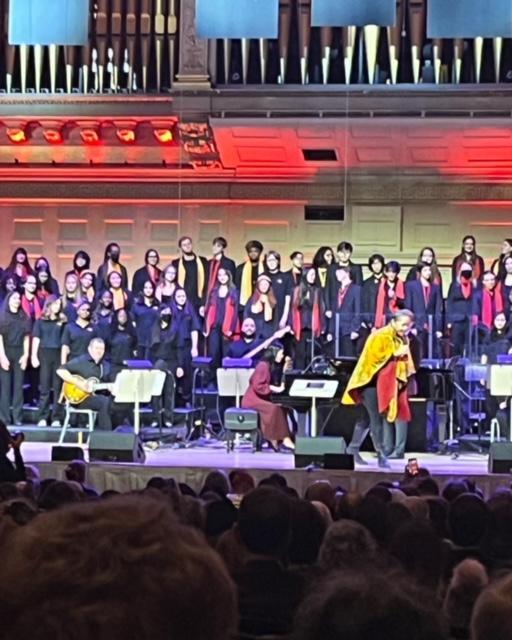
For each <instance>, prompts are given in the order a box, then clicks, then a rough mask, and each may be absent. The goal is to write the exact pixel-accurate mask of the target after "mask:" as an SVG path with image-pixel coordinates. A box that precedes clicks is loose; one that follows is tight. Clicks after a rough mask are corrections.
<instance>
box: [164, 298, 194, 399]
mask: <svg viewBox="0 0 512 640" xmlns="http://www.w3.org/2000/svg"><path fill="white" fill-rule="evenodd" d="M171 310H172V316H173V321H174V322H175V323H176V333H177V340H178V365H179V366H180V367H181V368H182V369H183V377H182V378H181V380H180V383H179V390H180V394H181V397H182V398H183V400H184V401H185V402H188V401H189V400H190V398H191V394H192V359H193V358H197V356H198V339H199V330H200V327H201V325H200V322H199V318H198V316H197V314H196V312H195V310H194V307H193V306H192V305H191V304H190V302H189V301H188V298H187V293H186V291H185V289H177V291H176V293H175V294H174V302H173V304H172V305H171Z"/></svg>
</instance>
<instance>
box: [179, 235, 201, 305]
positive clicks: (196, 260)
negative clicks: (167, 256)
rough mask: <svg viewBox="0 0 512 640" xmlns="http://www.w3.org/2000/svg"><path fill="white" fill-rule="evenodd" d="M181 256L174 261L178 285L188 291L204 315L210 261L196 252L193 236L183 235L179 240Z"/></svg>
mask: <svg viewBox="0 0 512 640" xmlns="http://www.w3.org/2000/svg"><path fill="white" fill-rule="evenodd" d="M178 246H179V249H180V252H181V256H180V258H177V259H176V260H173V261H172V263H173V265H174V267H175V269H176V271H177V273H178V285H179V286H180V287H181V288H182V289H184V290H185V291H186V293H187V300H188V302H189V304H191V305H192V306H193V307H194V309H195V310H196V312H199V314H200V315H201V316H204V304H205V297H206V284H207V280H206V278H207V271H208V262H207V260H206V258H203V256H197V255H196V254H195V253H194V245H193V244H192V238H190V237H189V236H183V237H182V238H180V239H179V241H178Z"/></svg>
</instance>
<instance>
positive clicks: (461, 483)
mask: <svg viewBox="0 0 512 640" xmlns="http://www.w3.org/2000/svg"><path fill="white" fill-rule="evenodd" d="M467 492H468V485H467V484H466V481H465V480H450V481H449V482H447V483H446V484H445V486H444V488H443V491H442V494H441V495H442V496H443V498H444V499H445V500H447V501H448V502H453V501H454V500H455V498H457V497H458V496H460V495H462V494H463V493H467Z"/></svg>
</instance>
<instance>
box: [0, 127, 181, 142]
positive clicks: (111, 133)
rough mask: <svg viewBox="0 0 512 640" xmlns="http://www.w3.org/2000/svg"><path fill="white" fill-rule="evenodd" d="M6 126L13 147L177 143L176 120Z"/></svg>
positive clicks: (6, 132)
mask: <svg viewBox="0 0 512 640" xmlns="http://www.w3.org/2000/svg"><path fill="white" fill-rule="evenodd" d="M5 127H6V128H5V134H6V136H7V139H8V140H9V142H10V143H12V144H13V145H21V144H26V143H30V142H35V143H36V144H37V143H43V142H46V143H47V144H49V145H58V144H64V143H65V142H66V141H70V142H72V143H73V142H75V143H80V142H81V143H82V144H84V145H88V146H94V145H99V144H101V143H102V142H106V143H109V142H110V143H111V142H115V141H116V140H117V142H118V143H120V144H123V145H124V144H126V145H133V144H136V143H142V144H145V145H148V144H155V143H158V144H161V145H171V144H176V143H177V142H178V133H177V121H171V122H169V121H166V122H162V123H155V122H153V123H152V122H144V123H131V124H129V125H124V124H116V123H115V122H110V123H96V124H80V123H77V122H70V123H60V124H44V123H40V122H29V123H24V124H17V125H10V124H6V125H5Z"/></svg>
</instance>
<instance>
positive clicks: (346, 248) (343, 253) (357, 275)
mask: <svg viewBox="0 0 512 640" xmlns="http://www.w3.org/2000/svg"><path fill="white" fill-rule="evenodd" d="M353 253H354V247H353V246H352V245H351V244H350V242H345V241H342V242H340V243H339V244H338V246H337V247H336V262H335V263H334V264H333V265H332V267H331V269H333V270H334V271H335V270H336V268H337V267H347V268H348V269H350V277H351V280H352V282H353V283H354V284H356V285H358V286H359V287H360V286H361V285H362V284H363V269H362V267H361V265H360V264H354V263H353V262H352V260H351V259H350V258H351V257H352V254H353ZM334 280H335V278H334V277H333V278H331V282H333V281H334ZM335 287H336V285H335Z"/></svg>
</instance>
